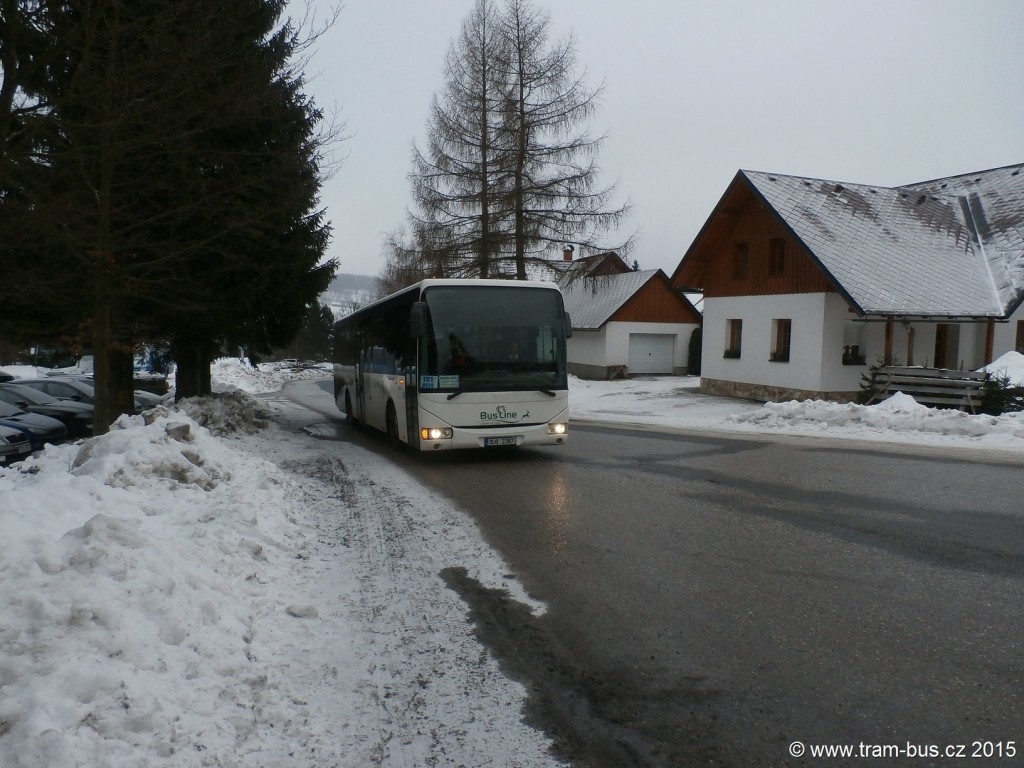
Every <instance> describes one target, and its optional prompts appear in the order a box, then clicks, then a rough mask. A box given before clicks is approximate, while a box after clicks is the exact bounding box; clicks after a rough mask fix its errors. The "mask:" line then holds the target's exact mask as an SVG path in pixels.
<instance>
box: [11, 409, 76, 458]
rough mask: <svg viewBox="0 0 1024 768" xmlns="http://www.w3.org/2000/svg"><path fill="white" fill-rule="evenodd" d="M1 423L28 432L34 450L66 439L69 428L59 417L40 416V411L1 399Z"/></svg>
mask: <svg viewBox="0 0 1024 768" xmlns="http://www.w3.org/2000/svg"><path fill="white" fill-rule="evenodd" d="M0 424H2V425H4V426H7V427H14V428H15V429H20V430H21V431H23V432H26V433H28V439H29V442H30V443H31V444H32V450H33V451H38V450H41V449H42V448H43V446H44V445H46V444H47V443H59V442H60V441H61V440H66V439H67V436H68V428H67V427H65V426H64V425H63V424H61V423H60V422H59V421H57V419H51V418H50V417H49V416H40V415H39V414H38V413H27V412H25V411H23V410H21V409H20V408H18V406H16V405H11V404H10V403H5V402H2V401H0Z"/></svg>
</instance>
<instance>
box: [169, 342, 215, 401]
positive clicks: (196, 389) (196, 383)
mask: <svg viewBox="0 0 1024 768" xmlns="http://www.w3.org/2000/svg"><path fill="white" fill-rule="evenodd" d="M210 357H211V355H210V352H209V344H207V343H205V342H202V341H193V340H189V341H180V340H179V341H176V342H175V344H174V359H175V362H176V363H177V366H178V367H177V370H176V371H175V374H174V400H175V402H177V401H178V400H181V399H182V398H184V397H202V396H203V395H208V394H210V392H211V391H212V389H211V383H212V382H211V379H210Z"/></svg>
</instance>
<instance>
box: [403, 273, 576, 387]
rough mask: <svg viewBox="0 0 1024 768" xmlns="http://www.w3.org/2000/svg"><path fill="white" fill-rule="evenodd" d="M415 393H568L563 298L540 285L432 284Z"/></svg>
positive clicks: (425, 295) (425, 296)
mask: <svg viewBox="0 0 1024 768" xmlns="http://www.w3.org/2000/svg"><path fill="white" fill-rule="evenodd" d="M422 299H423V301H424V302H426V304H427V307H428V309H429V311H428V313H427V314H428V317H429V323H428V328H427V332H426V334H425V335H424V337H423V338H422V339H421V340H420V344H421V348H420V376H419V384H420V390H421V391H424V392H430V391H436V392H490V391H497V390H501V391H508V390H527V389H543V390H554V389H565V388H566V387H567V381H566V363H565V329H564V328H563V318H564V315H563V312H562V302H561V294H559V293H558V291H556V290H552V289H545V288H514V287H508V288H504V287H500V286H472V287H470V286H432V287H429V288H427V289H426V290H425V291H424V292H423V297H422Z"/></svg>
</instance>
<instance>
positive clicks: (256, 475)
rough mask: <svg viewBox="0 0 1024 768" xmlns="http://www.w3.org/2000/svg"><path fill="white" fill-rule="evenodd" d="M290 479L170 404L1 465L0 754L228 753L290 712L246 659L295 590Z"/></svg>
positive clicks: (106, 760) (24, 761) (97, 760)
mask: <svg viewBox="0 0 1024 768" xmlns="http://www.w3.org/2000/svg"><path fill="white" fill-rule="evenodd" d="M146 422H148V423H146ZM289 482H290V481H289V480H288V478H287V476H286V475H284V474H283V473H282V472H281V471H280V470H278V469H277V468H276V467H274V466H273V465H271V464H269V463H268V462H266V461H264V460H262V459H259V458H255V457H251V456H246V455H243V454H238V453H235V452H232V451H231V450H230V448H228V447H226V446H225V445H224V443H222V442H221V441H220V440H218V439H216V438H214V437H213V436H212V435H211V434H210V432H209V431H208V430H206V429H204V428H202V427H200V426H199V425H198V424H197V423H196V421H194V420H193V419H192V418H190V417H189V416H187V415H186V414H184V413H180V412H171V411H168V410H167V409H161V412H160V413H156V412H150V413H149V414H147V417H146V419H145V421H144V420H143V417H141V416H133V417H122V418H121V419H120V420H119V421H118V422H117V423H116V424H115V425H114V428H113V429H112V430H111V431H110V433H109V434H107V435H104V436H102V437H99V438H93V439H90V440H87V441H85V442H84V443H81V444H78V445H64V446H59V447H56V448H53V447H49V448H47V449H46V451H44V452H43V453H41V454H38V455H37V456H35V457H32V458H30V459H28V460H26V461H25V462H24V463H23V464H22V465H20V466H19V467H17V468H12V469H8V470H3V471H2V472H0V523H2V528H3V530H4V532H5V535H4V547H3V548H2V549H0V574H2V577H0V581H2V585H3V593H4V594H3V604H4V621H3V622H2V623H0V652H2V653H0V687H2V689H3V695H2V696H0V736H2V737H3V738H0V764H2V765H5V766H54V765H73V764H79V765H138V764H139V763H138V762H137V760H138V757H139V755H140V754H145V755H150V756H152V757H153V758H156V757H162V758H170V757H171V756H173V755H175V754H184V755H190V756H192V755H196V754H199V753H202V752H207V751H209V752H211V753H213V754H221V755H228V754H231V752H232V750H233V749H234V747H235V745H236V744H237V743H238V741H239V740H242V739H244V738H245V737H246V736H247V735H248V734H249V733H251V732H252V731H253V730H254V729H256V728H257V727H258V724H259V723H260V722H261V721H265V720H267V719H271V718H281V719H286V718H291V717H294V716H295V707H294V705H293V704H292V703H291V702H288V701H285V700H283V699H282V697H281V695H280V693H278V692H275V691H274V690H273V688H272V686H269V685H268V681H267V678H266V676H265V675H261V674H260V671H259V668H258V667H255V668H254V665H253V663H252V660H253V658H254V656H255V655H256V654H258V653H259V650H260V647H259V643H258V639H257V638H256V637H255V636H254V631H253V627H254V622H255V621H256V619H257V617H259V616H261V615H263V614H267V613H282V612H283V611H284V610H285V608H286V607H287V603H288V602H290V601H291V600H292V599H293V597H296V596H291V595H281V594H278V593H277V591H276V590H275V588H274V584H275V583H276V582H277V580H278V577H279V575H280V574H281V571H282V569H292V568H294V567H295V565H294V553H295V546H294V541H293V539H295V538H296V537H297V535H298V533H297V531H296V530H295V524H294V523H293V521H292V520H290V519H289V513H290V505H289V503H288V500H287V498H286V496H287V494H286V490H287V488H288V484H289ZM254 496H257V497H258V499H259V501H258V503H257V504H253V497H254ZM72 660H73V661H72ZM225 706H226V707H228V708H229V709H230V711H231V712H232V714H231V715H230V717H228V718H227V719H221V718H212V717H211V716H212V715H213V713H214V710H215V709H217V708H223V707H225ZM189 759H191V758H189Z"/></svg>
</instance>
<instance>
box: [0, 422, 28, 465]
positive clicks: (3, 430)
mask: <svg viewBox="0 0 1024 768" xmlns="http://www.w3.org/2000/svg"><path fill="white" fill-rule="evenodd" d="M30 453H32V443H31V442H30V441H29V439H28V433H27V432H22V431H21V430H20V429H15V428H14V427H5V426H4V425H2V424H0V467H3V466H6V465H7V464H10V463H11V462H14V461H20V460H21V459H24V458H25V457H26V456H28V455H29V454H30Z"/></svg>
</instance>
